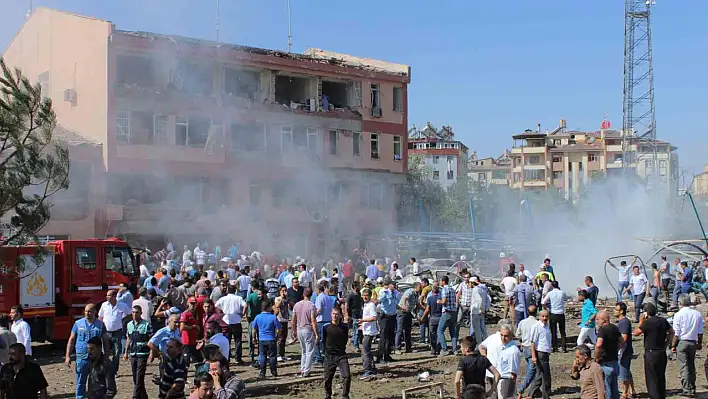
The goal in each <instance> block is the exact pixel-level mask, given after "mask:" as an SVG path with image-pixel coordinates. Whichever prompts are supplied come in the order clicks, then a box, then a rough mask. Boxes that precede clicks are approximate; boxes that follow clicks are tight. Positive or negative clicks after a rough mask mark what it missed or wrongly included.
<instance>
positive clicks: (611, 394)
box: [600, 361, 620, 399]
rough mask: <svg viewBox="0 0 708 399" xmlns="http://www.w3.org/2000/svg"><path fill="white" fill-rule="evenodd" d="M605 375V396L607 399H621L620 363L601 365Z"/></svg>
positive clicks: (604, 363) (603, 363)
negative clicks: (619, 383) (619, 382)
mask: <svg viewBox="0 0 708 399" xmlns="http://www.w3.org/2000/svg"><path fill="white" fill-rule="evenodd" d="M600 367H601V368H602V372H603V374H605V395H606V397H607V399H619V397H620V393H619V385H618V376H619V362H617V361H614V362H602V363H600Z"/></svg>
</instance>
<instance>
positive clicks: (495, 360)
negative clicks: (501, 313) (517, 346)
mask: <svg viewBox="0 0 708 399" xmlns="http://www.w3.org/2000/svg"><path fill="white" fill-rule="evenodd" d="M503 326H504V322H503V321H502V322H500V323H499V327H500V329H501V328H502V327H503ZM503 349H504V343H503V342H502V337H501V332H500V331H497V332H495V333H494V334H492V335H490V336H489V337H487V339H485V340H484V341H483V342H482V343H481V344H479V353H481V354H482V356H485V357H486V358H487V359H489V362H490V363H492V366H494V368H495V369H497V370H499V354H500V353H501V351H502V350H503ZM500 373H501V372H500ZM486 379H487V393H489V394H491V393H492V392H496V391H497V384H495V383H494V374H492V373H491V372H490V371H489V370H487V372H486Z"/></svg>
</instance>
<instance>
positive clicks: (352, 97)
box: [347, 80, 363, 108]
mask: <svg viewBox="0 0 708 399" xmlns="http://www.w3.org/2000/svg"><path fill="white" fill-rule="evenodd" d="M347 90H348V91H349V92H350V94H349V96H348V97H349V98H348V100H349V106H350V107H356V108H361V107H362V106H363V104H362V103H363V101H362V95H361V80H350V81H349V82H347Z"/></svg>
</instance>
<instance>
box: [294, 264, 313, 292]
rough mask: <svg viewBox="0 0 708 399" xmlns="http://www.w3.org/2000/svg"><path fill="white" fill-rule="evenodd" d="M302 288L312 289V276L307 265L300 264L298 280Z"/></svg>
mask: <svg viewBox="0 0 708 399" xmlns="http://www.w3.org/2000/svg"><path fill="white" fill-rule="evenodd" d="M297 280H298V282H300V287H303V289H304V288H309V289H312V274H311V273H310V271H309V270H307V265H305V264H304V263H302V264H300V275H299V276H298V278H297Z"/></svg>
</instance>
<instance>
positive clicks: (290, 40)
mask: <svg viewBox="0 0 708 399" xmlns="http://www.w3.org/2000/svg"><path fill="white" fill-rule="evenodd" d="M286 1H287V2H288V53H291V52H292V51H291V50H292V48H293V24H292V18H291V14H290V0H286Z"/></svg>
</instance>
